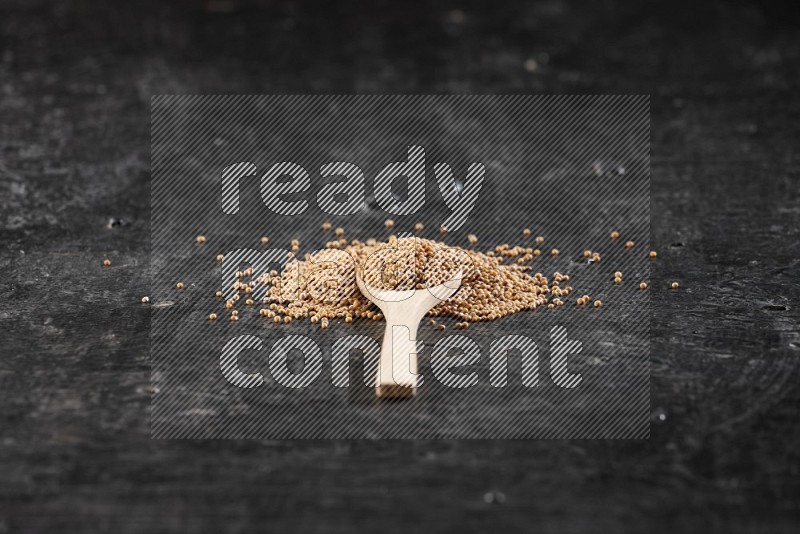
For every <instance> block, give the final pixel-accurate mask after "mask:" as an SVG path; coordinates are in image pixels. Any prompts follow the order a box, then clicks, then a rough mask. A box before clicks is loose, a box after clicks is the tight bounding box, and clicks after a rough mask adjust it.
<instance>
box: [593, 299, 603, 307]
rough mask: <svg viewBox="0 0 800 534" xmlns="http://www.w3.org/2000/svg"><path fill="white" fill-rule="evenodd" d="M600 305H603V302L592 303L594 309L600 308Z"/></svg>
mask: <svg viewBox="0 0 800 534" xmlns="http://www.w3.org/2000/svg"><path fill="white" fill-rule="evenodd" d="M602 305H603V301H602V300H596V301H594V307H595V308H599V307H600V306H602Z"/></svg>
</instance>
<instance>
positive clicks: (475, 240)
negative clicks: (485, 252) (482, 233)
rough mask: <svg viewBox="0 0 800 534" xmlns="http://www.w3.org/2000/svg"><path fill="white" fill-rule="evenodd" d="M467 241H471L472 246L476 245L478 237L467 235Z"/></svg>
mask: <svg viewBox="0 0 800 534" xmlns="http://www.w3.org/2000/svg"><path fill="white" fill-rule="evenodd" d="M467 241H469V244H470V245H476V244H477V243H478V236H476V235H475V234H467Z"/></svg>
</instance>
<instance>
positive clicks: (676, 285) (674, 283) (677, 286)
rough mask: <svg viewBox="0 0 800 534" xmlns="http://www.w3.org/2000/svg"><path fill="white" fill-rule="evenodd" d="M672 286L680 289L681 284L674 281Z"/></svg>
mask: <svg viewBox="0 0 800 534" xmlns="http://www.w3.org/2000/svg"><path fill="white" fill-rule="evenodd" d="M670 287H672V289H678V288H679V287H680V284H678V282H672V285H671V286H670Z"/></svg>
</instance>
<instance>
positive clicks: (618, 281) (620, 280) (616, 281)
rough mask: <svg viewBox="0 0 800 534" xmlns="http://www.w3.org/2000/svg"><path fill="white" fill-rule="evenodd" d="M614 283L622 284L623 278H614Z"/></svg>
mask: <svg viewBox="0 0 800 534" xmlns="http://www.w3.org/2000/svg"><path fill="white" fill-rule="evenodd" d="M614 283H615V284H617V285H620V284H621V283H622V278H620V277H616V278H614Z"/></svg>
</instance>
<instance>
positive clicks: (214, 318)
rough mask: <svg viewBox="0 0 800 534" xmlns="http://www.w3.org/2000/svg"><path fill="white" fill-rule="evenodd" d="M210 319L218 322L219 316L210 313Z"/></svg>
mask: <svg viewBox="0 0 800 534" xmlns="http://www.w3.org/2000/svg"><path fill="white" fill-rule="evenodd" d="M208 318H209V319H210V320H211V321H216V320H217V314H216V313H209V314H208Z"/></svg>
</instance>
